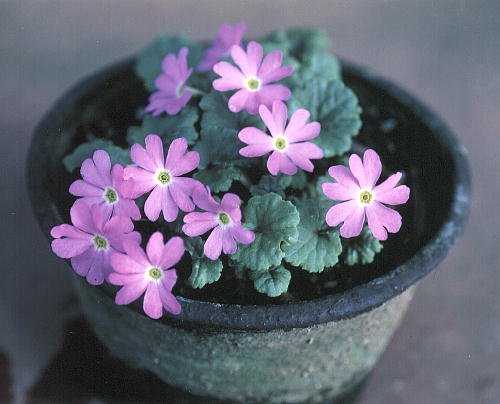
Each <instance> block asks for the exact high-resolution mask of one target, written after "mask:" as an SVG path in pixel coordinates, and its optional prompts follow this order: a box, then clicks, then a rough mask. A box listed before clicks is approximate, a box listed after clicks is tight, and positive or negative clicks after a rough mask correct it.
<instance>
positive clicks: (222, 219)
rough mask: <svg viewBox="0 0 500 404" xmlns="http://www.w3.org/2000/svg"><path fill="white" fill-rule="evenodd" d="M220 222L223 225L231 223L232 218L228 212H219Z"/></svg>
mask: <svg viewBox="0 0 500 404" xmlns="http://www.w3.org/2000/svg"><path fill="white" fill-rule="evenodd" d="M219 222H220V223H221V224H223V225H228V224H229V223H231V218H230V217H229V215H228V214H227V213H224V212H221V213H219Z"/></svg>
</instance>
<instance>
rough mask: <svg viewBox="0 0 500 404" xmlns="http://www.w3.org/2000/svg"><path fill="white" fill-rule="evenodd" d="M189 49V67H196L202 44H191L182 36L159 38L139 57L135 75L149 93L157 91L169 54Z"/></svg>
mask: <svg viewBox="0 0 500 404" xmlns="http://www.w3.org/2000/svg"><path fill="white" fill-rule="evenodd" d="M185 46H186V47H188V48H189V54H188V65H189V67H194V66H196V65H197V64H198V61H199V60H200V58H201V53H202V47H201V44H194V43H191V42H189V41H188V40H187V39H186V38H184V37H182V36H166V35H163V36H159V37H158V38H156V39H155V40H154V41H153V42H152V43H151V44H150V45H149V46H148V47H147V48H145V49H144V50H143V51H142V52H141V53H140V55H139V56H138V57H137V62H136V65H135V73H136V74H137V75H138V76H139V77H140V78H141V79H142V81H143V82H144V86H145V87H146V89H148V90H149V91H155V90H156V87H155V80H156V78H157V77H158V76H159V75H160V74H161V73H162V69H161V63H162V61H163V59H164V58H165V56H167V55H168V54H169V53H174V54H175V55H177V54H178V53H179V50H180V49H181V48H183V47H185Z"/></svg>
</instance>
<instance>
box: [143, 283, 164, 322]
mask: <svg viewBox="0 0 500 404" xmlns="http://www.w3.org/2000/svg"><path fill="white" fill-rule="evenodd" d="M142 308H143V310H144V313H146V314H147V315H148V316H149V317H151V318H154V319H158V318H160V317H161V316H162V314H163V305H162V302H161V299H160V293H159V291H158V285H157V284H156V283H155V282H149V284H148V287H147V289H146V293H145V295H144V302H143V305H142Z"/></svg>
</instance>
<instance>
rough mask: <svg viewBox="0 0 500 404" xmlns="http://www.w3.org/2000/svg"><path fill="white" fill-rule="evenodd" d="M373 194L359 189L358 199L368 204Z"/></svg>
mask: <svg viewBox="0 0 500 404" xmlns="http://www.w3.org/2000/svg"><path fill="white" fill-rule="evenodd" d="M372 198H373V194H372V193H370V192H368V191H361V192H360V194H359V201H360V202H361V203H362V204H364V205H369V204H370V203H371V201H372Z"/></svg>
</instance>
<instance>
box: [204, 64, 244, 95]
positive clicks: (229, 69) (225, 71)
mask: <svg viewBox="0 0 500 404" xmlns="http://www.w3.org/2000/svg"><path fill="white" fill-rule="evenodd" d="M214 72H215V73H217V74H218V75H219V76H222V78H220V79H217V80H214V81H213V83H212V86H213V87H214V88H215V89H216V90H217V91H231V90H236V89H237V88H242V87H243V83H244V81H245V76H243V74H242V73H241V72H240V71H239V70H238V69H237V68H236V67H234V66H233V65H231V64H229V63H228V62H219V63H217V64H215V65H214Z"/></svg>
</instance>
